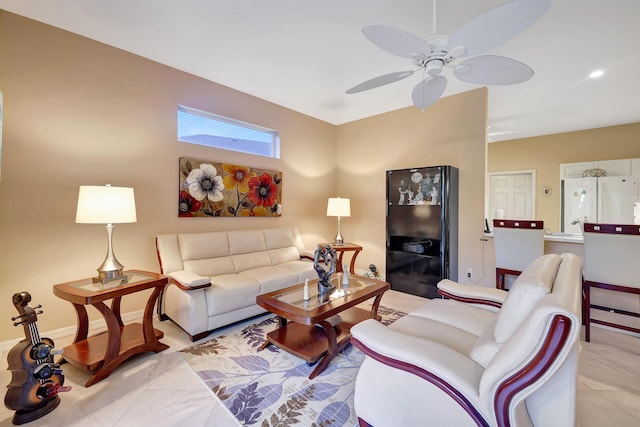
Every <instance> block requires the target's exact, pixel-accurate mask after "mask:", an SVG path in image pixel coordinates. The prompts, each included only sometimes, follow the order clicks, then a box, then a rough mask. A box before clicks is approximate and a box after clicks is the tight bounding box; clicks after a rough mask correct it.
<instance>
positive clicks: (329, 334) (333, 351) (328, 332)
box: [309, 320, 349, 380]
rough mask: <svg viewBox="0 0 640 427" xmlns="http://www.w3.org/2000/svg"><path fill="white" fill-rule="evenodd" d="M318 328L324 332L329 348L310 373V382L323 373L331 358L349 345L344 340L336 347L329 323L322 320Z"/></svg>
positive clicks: (333, 333)
mask: <svg viewBox="0 0 640 427" xmlns="http://www.w3.org/2000/svg"><path fill="white" fill-rule="evenodd" d="M320 326H322V329H323V330H324V333H325V335H326V337H327V341H328V344H329V348H328V349H327V353H326V354H325V355H324V357H323V358H322V359H321V360H320V363H318V365H317V366H316V368H315V369H314V370H313V372H311V375H309V379H310V380H312V379H314V378H315V377H317V376H318V375H320V374H321V373H322V372H324V370H325V369H327V366H329V363H330V362H331V361H332V360H333V358H334V357H336V356H337V355H338V353H340V351H341V350H342V349H343V348H344V347H345V345H346V344H349V340H344V342H343V343H342V344H341V345H340V346H338V342H337V336H336V330H335V328H334V327H333V326H331V323H329V322H327V321H326V320H323V321H322V322H320Z"/></svg>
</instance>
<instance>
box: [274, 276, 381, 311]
mask: <svg viewBox="0 0 640 427" xmlns="http://www.w3.org/2000/svg"><path fill="white" fill-rule="evenodd" d="M379 283H381V282H378V281H374V280H366V279H364V278H360V277H357V276H353V275H351V276H349V284H342V274H339V273H337V274H335V275H334V276H333V277H332V278H331V284H332V285H333V286H335V287H336V288H335V289H334V290H333V291H331V292H326V293H323V294H321V293H319V292H318V284H317V282H315V281H314V282H312V283H309V297H310V298H309V301H305V300H304V287H303V286H300V287H299V288H297V289H293V290H290V291H286V292H282V293H280V294H277V295H273V298H274V299H277V300H279V301H283V302H286V303H287V304H291V305H293V306H295V307H299V308H302V309H304V310H312V309H314V308H317V307H320V306H321V305H324V304H327V303H329V302H331V301H335V300H338V299H340V298H344V297H345V296H348V295H352V294H354V293H356V292H358V291H360V290H362V289H365V288H368V287H371V286H375V285H376V284H379Z"/></svg>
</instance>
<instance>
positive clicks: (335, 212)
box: [327, 197, 351, 217]
mask: <svg viewBox="0 0 640 427" xmlns="http://www.w3.org/2000/svg"><path fill="white" fill-rule="evenodd" d="M327 216H338V217H340V216H351V203H350V201H349V199H342V198H340V197H330V198H329V202H328V203H327Z"/></svg>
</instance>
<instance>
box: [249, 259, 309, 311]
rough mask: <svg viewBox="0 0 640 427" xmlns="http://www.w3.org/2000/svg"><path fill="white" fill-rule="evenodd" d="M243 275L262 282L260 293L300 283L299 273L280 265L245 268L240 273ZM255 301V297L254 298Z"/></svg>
mask: <svg viewBox="0 0 640 427" xmlns="http://www.w3.org/2000/svg"><path fill="white" fill-rule="evenodd" d="M238 275H239V276H243V277H250V278H252V279H253V280H255V281H256V282H258V283H259V284H260V293H261V294H264V293H267V292H271V291H275V290H277V289H282V288H286V287H287V286H292V285H295V284H298V283H300V282H299V281H298V274H297V273H295V272H293V271H291V270H287V269H286V268H280V267H271V266H268V267H258V268H252V269H251V270H245V271H243V272H241V273H239V274H238ZM253 302H254V303H255V298H254V300H253Z"/></svg>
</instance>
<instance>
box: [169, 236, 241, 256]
mask: <svg viewBox="0 0 640 427" xmlns="http://www.w3.org/2000/svg"><path fill="white" fill-rule="evenodd" d="M178 243H179V245H180V255H181V256H182V259H183V260H194V259H205V258H216V257H221V256H228V255H229V243H228V241H227V233H225V232H212V233H185V234H178Z"/></svg>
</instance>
